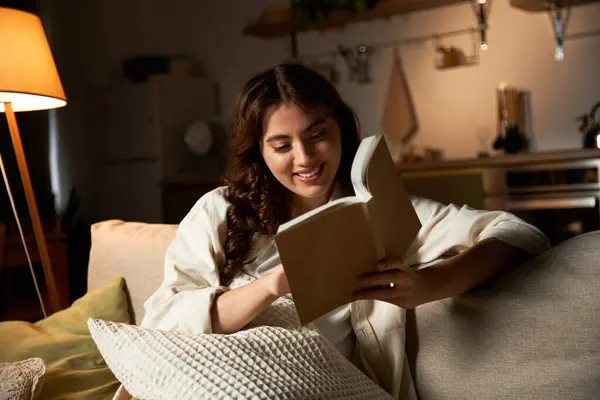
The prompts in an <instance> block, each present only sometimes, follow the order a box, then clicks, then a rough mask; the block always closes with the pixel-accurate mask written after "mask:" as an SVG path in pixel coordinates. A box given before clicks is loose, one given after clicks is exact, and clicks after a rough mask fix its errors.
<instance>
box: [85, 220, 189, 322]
mask: <svg viewBox="0 0 600 400" xmlns="http://www.w3.org/2000/svg"><path fill="white" fill-rule="evenodd" d="M176 232H177V225H163V224H146V223H140V222H123V221H119V220H110V221H103V222H99V223H96V224H94V225H93V226H92V248H91V251H90V261H89V270H88V291H89V290H93V289H94V288H95V287H97V286H99V285H102V284H103V283H105V282H107V281H108V280H110V279H112V278H114V277H120V276H122V277H124V278H125V282H126V284H127V289H128V291H129V297H130V300H131V305H132V308H133V310H132V311H133V315H132V316H131V320H132V323H136V324H139V323H140V322H141V320H142V318H143V317H144V302H145V301H146V299H147V298H148V297H150V295H151V294H152V293H154V291H155V290H156V289H157V288H158V287H159V285H160V284H161V282H162V280H163V266H164V258H165V252H166V250H167V247H168V246H169V244H170V243H171V242H172V241H173V239H174V238H175V233H176Z"/></svg>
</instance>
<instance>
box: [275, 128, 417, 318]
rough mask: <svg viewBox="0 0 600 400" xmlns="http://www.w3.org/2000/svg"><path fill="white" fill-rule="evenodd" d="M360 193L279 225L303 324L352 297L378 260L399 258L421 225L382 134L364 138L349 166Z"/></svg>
mask: <svg viewBox="0 0 600 400" xmlns="http://www.w3.org/2000/svg"><path fill="white" fill-rule="evenodd" d="M351 180H352V185H353V187H354V192H355V196H351V197H343V198H340V199H337V200H333V201H331V202H329V203H327V204H324V205H323V206H321V207H318V208H316V209H314V210H312V211H310V212H308V213H305V214H303V215H301V216H299V217H297V218H294V219H292V220H291V221H289V222H287V223H285V224H282V225H281V226H280V227H279V230H278V232H277V235H276V236H275V243H276V244H277V249H278V251H279V255H280V257H281V262H282V264H283V268H284V270H285V273H286V275H287V278H288V282H289V285H290V289H291V291H292V296H293V297H294V302H295V304H296V309H297V311H298V315H299V317H300V321H301V323H302V325H306V324H308V323H309V322H311V321H313V320H314V319H316V318H318V317H320V316H322V315H323V314H326V313H328V312H329V311H332V310H334V309H336V308H338V307H340V306H342V305H345V304H348V303H350V302H352V301H353V300H354V296H353V295H352V291H353V290H355V289H357V286H358V278H359V277H360V276H361V275H362V274H364V273H367V272H373V271H375V270H376V263H377V261H379V260H381V259H384V258H402V257H404V256H405V255H406V251H407V250H408V248H409V247H410V245H411V244H412V242H413V240H414V239H415V237H416V236H417V233H418V231H419V229H420V228H421V223H420V222H419V219H418V217H417V214H416V212H415V209H414V208H413V205H412V202H411V201H410V198H409V197H408V195H407V193H406V191H405V189H404V185H403V184H402V181H401V179H400V175H399V173H398V172H397V170H396V167H395V166H394V163H393V161H392V158H391V156H390V153H389V150H388V147H387V145H386V142H385V139H384V138H383V136H381V135H377V136H371V137H368V138H365V139H363V140H362V141H361V143H360V146H359V148H358V151H357V153H356V156H355V157H354V161H353V163H352V171H351Z"/></svg>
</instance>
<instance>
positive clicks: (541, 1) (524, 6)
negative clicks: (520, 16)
mask: <svg viewBox="0 0 600 400" xmlns="http://www.w3.org/2000/svg"><path fill="white" fill-rule="evenodd" d="M597 1H598V0H510V5H511V6H512V7H515V8H518V9H519V10H523V11H528V12H539V11H548V10H549V9H550V6H549V4H550V3H554V4H555V5H557V6H559V7H576V6H582V5H584V4H589V3H595V2H597Z"/></svg>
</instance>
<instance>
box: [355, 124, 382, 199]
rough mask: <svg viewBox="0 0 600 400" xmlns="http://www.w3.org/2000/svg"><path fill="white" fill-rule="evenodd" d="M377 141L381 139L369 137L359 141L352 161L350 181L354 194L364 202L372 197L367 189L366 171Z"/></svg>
mask: <svg viewBox="0 0 600 400" xmlns="http://www.w3.org/2000/svg"><path fill="white" fill-rule="evenodd" d="M379 140H381V138H380V137H378V136H369V137H367V138H364V139H363V140H361V142H360V145H359V146H358V150H357V151H356V155H355V156H354V161H352V169H351V170H350V180H351V181H352V186H353V187H354V193H355V194H356V196H357V197H361V198H363V199H364V200H365V201H367V200H368V199H370V198H371V197H372V196H371V193H370V192H369V189H368V188H367V169H368V167H369V162H370V161H371V157H372V156H373V152H374V151H375V147H376V146H377V144H378V143H379Z"/></svg>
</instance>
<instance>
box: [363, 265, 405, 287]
mask: <svg viewBox="0 0 600 400" xmlns="http://www.w3.org/2000/svg"><path fill="white" fill-rule="evenodd" d="M406 279H407V276H406V274H405V273H404V272H402V271H400V270H398V269H394V270H391V271H383V272H374V273H370V274H366V275H363V276H361V277H360V278H359V279H358V288H359V289H366V288H370V287H373V286H390V283H393V284H394V286H403V285H404V282H405V281H406Z"/></svg>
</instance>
